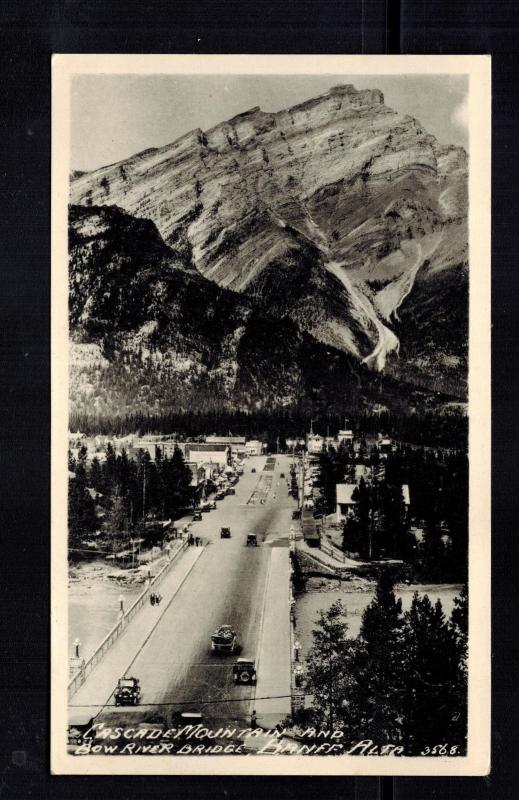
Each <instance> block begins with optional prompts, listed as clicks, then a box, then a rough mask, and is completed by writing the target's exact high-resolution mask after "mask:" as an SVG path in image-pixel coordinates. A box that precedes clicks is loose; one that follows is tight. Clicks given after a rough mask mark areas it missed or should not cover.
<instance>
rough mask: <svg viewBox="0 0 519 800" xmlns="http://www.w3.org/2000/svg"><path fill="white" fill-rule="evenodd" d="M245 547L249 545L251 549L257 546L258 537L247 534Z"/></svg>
mask: <svg viewBox="0 0 519 800" xmlns="http://www.w3.org/2000/svg"><path fill="white" fill-rule="evenodd" d="M247 545H251V546H252V547H257V546H258V537H257V536H256V534H255V533H248V534H247Z"/></svg>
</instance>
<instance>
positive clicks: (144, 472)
mask: <svg viewBox="0 0 519 800" xmlns="http://www.w3.org/2000/svg"><path fill="white" fill-rule="evenodd" d="M142 468H143V476H142V518H143V519H144V518H145V517H146V461H144V460H143V462H142Z"/></svg>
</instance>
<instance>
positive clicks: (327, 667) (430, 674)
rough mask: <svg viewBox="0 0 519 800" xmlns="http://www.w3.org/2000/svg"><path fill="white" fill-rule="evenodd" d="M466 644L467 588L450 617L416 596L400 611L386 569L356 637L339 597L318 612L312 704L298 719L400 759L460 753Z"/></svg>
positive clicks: (310, 669)
mask: <svg viewBox="0 0 519 800" xmlns="http://www.w3.org/2000/svg"><path fill="white" fill-rule="evenodd" d="M467 642H468V592H467V588H466V586H464V588H463V589H462V590H461V592H460V595H459V597H457V598H456V600H455V605H454V609H453V611H452V614H451V617H450V619H447V618H446V616H445V614H444V612H443V609H442V605H441V602H440V601H439V600H438V601H437V602H436V604H435V605H433V604H432V603H431V601H430V600H429V597H428V596H427V595H423V596H419V595H418V594H417V593H416V594H415V595H414V598H413V602H412V605H411V608H410V609H409V611H406V612H403V611H402V603H401V600H399V599H398V600H397V598H396V596H395V592H394V588H393V578H392V576H391V574H390V572H388V571H385V572H384V573H382V574H381V576H380V578H379V581H378V585H377V589H376V594H375V597H374V599H373V600H372V602H371V603H370V605H369V606H367V608H366V609H365V611H364V615H363V618H362V626H361V630H360V634H359V636H358V637H357V638H355V639H351V638H349V637H348V619H347V615H346V611H345V609H344V607H343V605H342V603H341V601H340V600H338V601H336V602H335V603H333V604H332V606H331V607H330V608H329V609H328V610H327V611H321V612H320V614H319V618H318V619H317V620H316V628H315V629H314V631H313V647H312V648H311V650H310V652H309V653H308V657H307V660H306V668H307V672H306V676H307V687H306V688H307V691H309V692H311V693H312V695H313V707H312V708H311V709H309V710H308V711H304V712H301V713H300V719H299V720H298V722H299V723H300V724H301V725H303V726H304V725H305V724H306V725H308V724H311V725H314V726H315V727H316V728H322V729H328V730H331V729H334V730H336V731H337V730H340V731H342V733H343V736H344V743H345V744H346V745H347V746H348V745H352V744H354V743H360V742H362V741H366V740H370V741H371V742H373V744H374V745H376V746H378V747H379V748H382V747H384V746H385V745H388V743H390V744H391V745H395V746H398V747H399V748H401V749H399V751H398V754H400V755H404V756H420V755H423V756H428V755H429V756H431V755H432V756H439V755H443V756H447V755H448V756H459V755H464V754H465V752H466V738H467ZM349 752H351V750H350V751H349ZM353 754H356V755H361V754H362V752H361V751H360V750H359V751H358V752H354V753H353Z"/></svg>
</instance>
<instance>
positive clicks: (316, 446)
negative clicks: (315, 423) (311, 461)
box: [306, 431, 324, 454]
mask: <svg viewBox="0 0 519 800" xmlns="http://www.w3.org/2000/svg"><path fill="white" fill-rule="evenodd" d="M323 444H324V437H323V436H321V435H320V434H318V433H313V432H312V431H311V432H310V433H309V434H308V436H307V438H306V447H307V450H308V452H309V453H311V454H317V453H320V452H321V451H322V449H323Z"/></svg>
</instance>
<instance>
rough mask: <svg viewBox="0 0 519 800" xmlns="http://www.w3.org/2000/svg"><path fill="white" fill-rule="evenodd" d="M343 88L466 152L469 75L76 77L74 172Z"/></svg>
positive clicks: (73, 123)
mask: <svg viewBox="0 0 519 800" xmlns="http://www.w3.org/2000/svg"><path fill="white" fill-rule="evenodd" d="M344 83H352V84H353V85H354V86H355V87H356V88H357V89H380V90H381V91H382V92H383V94H384V98H385V103H386V105H387V106H389V107H390V108H393V109H395V111H399V112H401V113H403V114H410V115H411V116H413V117H415V118H416V119H417V120H418V121H419V122H421V124H422V125H423V127H424V128H425V129H426V130H427V131H428V133H431V134H433V135H434V136H436V138H437V139H438V140H439V142H440V143H442V144H457V145H462V146H463V147H465V148H466V149H467V150H468V127H467V90H468V78H467V76H465V75H366V76H363V75H347V74H343V75H274V76H273V75H227V76H226V75H192V76H191V75H78V76H75V77H74V79H73V83H72V97H71V169H77V170H85V171H89V170H93V169H96V168H97V167H101V166H104V165H106V164H112V163H114V162H116V161H121V160H122V159H124V158H128V157H129V156H131V155H134V154H135V153H138V152H140V151H141V150H145V149H147V148H148V147H160V146H162V145H165V144H169V143H170V142H173V141H175V139H178V138H179V137H180V136H183V135H184V134H185V133H188V132H189V131H191V130H193V129H194V128H201V129H202V130H208V129H209V128H211V127H213V126H214V125H216V124H218V123H219V122H223V121H224V120H227V119H230V118H231V117H233V116H235V115H236V114H240V113H242V112H243V111H246V110H247V109H249V108H252V107H253V106H260V108H261V109H262V110H263V111H280V110H281V109H283V108H289V107H290V106H293V105H295V104H296V103H300V102H302V101H304V100H308V99H309V98H311V97H316V96H317V95H319V94H323V93H324V92H326V91H328V89H329V88H330V87H331V86H336V85H338V84H344Z"/></svg>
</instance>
